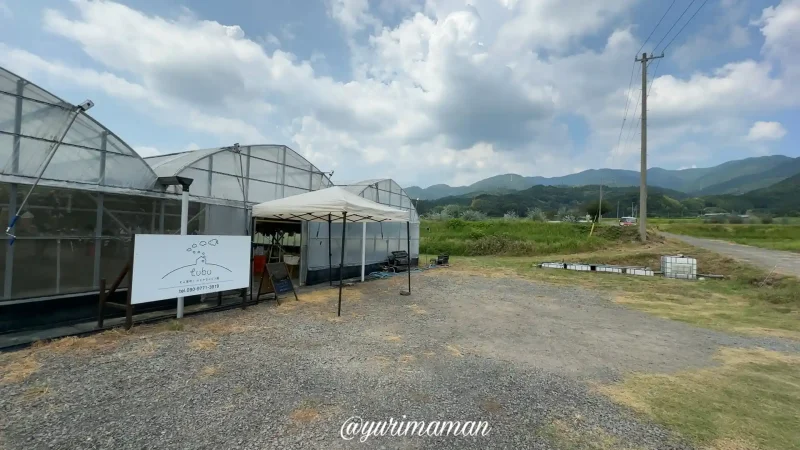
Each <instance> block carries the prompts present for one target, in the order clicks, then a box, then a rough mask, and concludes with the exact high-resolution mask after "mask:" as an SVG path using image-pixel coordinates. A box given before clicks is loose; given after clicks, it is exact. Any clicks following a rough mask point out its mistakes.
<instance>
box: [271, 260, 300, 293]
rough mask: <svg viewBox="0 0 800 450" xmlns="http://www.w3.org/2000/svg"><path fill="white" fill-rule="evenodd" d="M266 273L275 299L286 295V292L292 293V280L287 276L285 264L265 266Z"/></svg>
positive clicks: (287, 271)
mask: <svg viewBox="0 0 800 450" xmlns="http://www.w3.org/2000/svg"><path fill="white" fill-rule="evenodd" d="M267 273H268V274H269V279H270V284H271V285H272V287H273V288H274V290H275V298H276V299H277V298H278V296H279V295H280V294H286V293H288V292H292V293H294V285H292V279H291V277H290V276H289V270H288V268H287V267H286V263H282V262H279V263H269V264H267ZM295 298H297V294H295ZM279 303H280V302H279Z"/></svg>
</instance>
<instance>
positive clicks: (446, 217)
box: [425, 211, 452, 220]
mask: <svg viewBox="0 0 800 450" xmlns="http://www.w3.org/2000/svg"><path fill="white" fill-rule="evenodd" d="M425 218H426V219H429V220H449V219H452V217H451V216H450V215H448V214H447V213H445V212H444V211H442V212H438V213H437V212H430V213H428V214H427V215H426V216H425Z"/></svg>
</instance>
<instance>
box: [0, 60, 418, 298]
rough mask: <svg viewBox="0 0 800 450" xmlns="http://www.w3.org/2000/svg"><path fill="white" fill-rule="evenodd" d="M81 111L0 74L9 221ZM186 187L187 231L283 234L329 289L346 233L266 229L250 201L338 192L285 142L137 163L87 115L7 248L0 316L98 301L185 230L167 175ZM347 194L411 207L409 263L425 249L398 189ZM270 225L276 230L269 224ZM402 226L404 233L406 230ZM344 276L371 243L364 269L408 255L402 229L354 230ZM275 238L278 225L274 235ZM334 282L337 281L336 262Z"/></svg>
mask: <svg viewBox="0 0 800 450" xmlns="http://www.w3.org/2000/svg"><path fill="white" fill-rule="evenodd" d="M73 111H74V107H73V105H72V104H70V103H68V102H66V101H64V100H62V99H60V98H58V97H56V96H55V95H53V94H51V93H49V92H47V91H46V90H44V89H42V88H40V87H38V86H37V85H35V84H33V83H31V82H29V81H27V80H25V79H23V78H21V77H19V76H17V75H15V74H13V73H11V72H8V71H6V70H4V69H2V68H0V164H2V170H0V204H2V213H0V218H2V220H3V221H5V222H6V224H8V222H9V219H10V218H11V217H12V216H13V215H14V213H15V211H16V209H17V206H18V205H19V204H20V202H21V201H22V198H23V197H24V195H25V193H26V192H27V191H28V189H29V187H30V186H31V185H32V184H33V182H34V180H35V174H36V171H37V170H38V168H39V167H40V166H41V164H42V162H43V161H44V158H45V155H46V154H47V152H48V150H49V149H50V148H52V146H53V145H54V144H55V143H56V141H57V139H58V137H60V136H61V135H62V134H63V133H64V131H65V129H66V127H67V125H68V123H69V121H70V119H71V116H70V115H71V114H74V113H73ZM175 176H180V177H187V178H191V179H192V180H193V181H192V184H191V187H190V188H189V191H190V207H189V233H190V234H192V233H194V234H226V235H252V236H254V239H253V242H254V248H257V247H259V245H263V244H264V242H265V236H264V235H263V234H261V233H260V232H259V229H260V228H259V227H262V228H263V227H267V228H270V227H274V226H281V227H285V228H286V227H288V228H292V227H294V228H293V229H295V230H296V232H293V233H288V236H287V238H286V239H287V240H286V241H285V245H287V246H288V247H291V248H295V249H296V253H297V254H296V255H291V256H294V257H298V256H299V266H298V270H299V273H298V274H297V278H299V280H298V281H299V282H300V283H302V284H314V283H319V282H323V281H327V280H328V274H329V270H328V261H329V256H332V257H333V261H338V260H339V259H338V256H337V255H340V254H341V253H339V252H341V251H342V245H341V244H342V243H341V238H339V239H338V240H337V239H336V238H335V236H337V235H339V236H340V235H341V228H338V233H337V227H341V224H334V225H333V228H332V230H331V231H332V235H333V236H334V238H333V240H332V241H331V250H332V253H333V255H329V254H328V243H327V240H328V235H327V228H326V227H325V226H323V227H319V226H318V224H317V223H308V222H296V223H290V224H276V223H272V224H259V223H257V222H255V221H253V220H252V219H251V213H250V210H251V207H252V205H254V204H257V203H261V202H265V201H269V200H274V199H279V198H284V197H288V196H292V195H296V194H300V193H304V192H309V191H313V190H318V189H324V188H327V187H329V186H331V185H332V182H331V180H330V178H329V177H328V175H327V174H326V173H324V172H322V171H320V170H319V169H318V168H317V167H315V166H314V165H313V164H311V163H310V162H309V161H308V160H306V159H305V158H304V157H303V156H301V155H299V154H298V153H297V152H295V151H294V150H292V149H291V148H289V147H286V146H282V145H241V146H239V145H233V146H231V147H223V148H212V149H203V150H195V151H188V152H183V153H175V154H167V155H158V156H155V157H150V158H142V157H140V156H139V155H138V154H137V153H136V152H135V151H134V150H133V149H132V148H131V147H130V146H128V145H127V144H126V143H125V142H124V141H123V140H122V139H120V138H119V137H118V136H116V135H115V134H114V133H112V132H111V131H109V130H108V129H107V128H105V127H104V126H103V125H101V124H100V123H98V122H97V121H96V120H94V119H93V118H91V117H90V116H89V115H87V114H85V113H80V115H79V116H78V117H77V118H76V120H75V122H74V124H73V126H72V127H71V128H70V129H69V132H68V133H67V134H66V137H65V139H64V142H63V144H62V145H61V146H60V147H59V149H58V151H57V152H56V153H55V157H54V159H53V160H52V162H51V163H50V164H49V166H48V167H47V170H46V171H45V172H44V175H43V177H42V179H41V182H40V183H39V186H38V187H36V189H35V190H34V191H33V194H32V196H31V198H30V200H29V202H28V203H27V205H26V207H25V209H24V211H23V213H22V215H21V218H20V220H19V221H18V222H17V224H16V227H15V234H16V236H17V240H16V242H15V243H14V245H13V246H9V245H8V242H7V241H8V239H9V238H8V236H6V235H3V236H0V238H2V240H4V241H3V242H2V243H0V244H2V245H0V294H1V295H2V297H1V299H0V308H2V307H4V306H8V305H14V304H22V303H27V302H39V301H45V300H53V301H56V302H61V303H60V304H64V299H66V298H70V297H86V296H92V295H94V296H95V298H96V295H97V292H98V286H99V280H100V279H101V278H106V279H113V278H114V277H115V276H116V275H117V274H118V273H119V271H120V269H121V268H122V266H123V265H124V264H125V262H126V261H127V258H128V256H129V252H130V248H129V247H130V238H131V236H132V234H134V233H174V234H178V233H179V228H180V194H181V193H180V188H177V187H175V186H171V185H169V184H168V183H165V180H166V179H167V178H170V177H175ZM347 189H348V190H352V191H353V192H357V193H358V194H359V195H361V196H363V197H366V198H368V199H371V200H374V201H376V202H378V203H382V204H386V205H391V206H393V207H396V208H400V209H406V210H411V211H413V212H412V217H414V218H415V219H416V220H415V222H416V223H415V224H413V225H412V255H413V256H414V257H415V258H416V257H417V255H418V248H419V220H418V218H417V215H416V212H415V211H414V208H413V205H412V204H411V201H410V199H409V198H408V196H407V195H406V194H405V192H404V191H403V189H402V188H400V186H399V185H398V184H397V183H395V182H394V181H392V180H389V179H381V180H369V181H364V182H359V183H354V184H350V185H348V186H347ZM273 222H274V221H273ZM401 225H403V226H401ZM347 226H348V227H350V226H352V227H353V230H352V232H351V230H349V229H348V238H347V242H346V243H345V245H344V251H345V276H357V275H358V274H359V272H360V270H361V253H362V238H364V237H365V241H364V242H365V244H366V259H367V265H368V270H372V269H374V268H376V267H377V265H378V264H379V263H381V262H382V261H385V260H386V258H387V256H388V254H389V252H391V251H393V250H398V249H402V250H404V249H405V248H406V236H405V233H406V231H405V226H404V224H390V223H387V224H367V225H366V235H364V230H363V228H362V227H363V225H362V224H352V225H347ZM270 229H272V228H270ZM335 269H337V272H336V275H337V277H338V265H337V267H336V268H335Z"/></svg>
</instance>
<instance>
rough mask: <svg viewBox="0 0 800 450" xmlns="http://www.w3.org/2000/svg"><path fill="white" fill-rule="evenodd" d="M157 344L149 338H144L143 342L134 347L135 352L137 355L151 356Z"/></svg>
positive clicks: (154, 352)
mask: <svg viewBox="0 0 800 450" xmlns="http://www.w3.org/2000/svg"><path fill="white" fill-rule="evenodd" d="M156 350H158V346H157V345H156V344H155V343H153V341H151V340H150V339H147V338H145V339H144V343H143V344H142V345H140V346H139V348H137V349H136V354H137V355H139V356H153V355H155V354H156Z"/></svg>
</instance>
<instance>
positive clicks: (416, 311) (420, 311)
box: [406, 303, 428, 315]
mask: <svg viewBox="0 0 800 450" xmlns="http://www.w3.org/2000/svg"><path fill="white" fill-rule="evenodd" d="M406 308H408V309H410V310H411V311H412V312H413V313H414V314H420V315H422V314H428V311H425V310H424V309H422V308H421V307H420V306H419V305H417V304H416V303H414V304H411V305H407V306H406Z"/></svg>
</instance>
